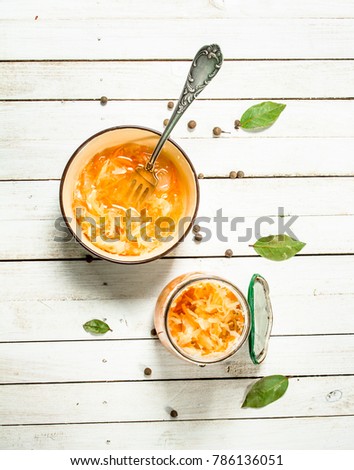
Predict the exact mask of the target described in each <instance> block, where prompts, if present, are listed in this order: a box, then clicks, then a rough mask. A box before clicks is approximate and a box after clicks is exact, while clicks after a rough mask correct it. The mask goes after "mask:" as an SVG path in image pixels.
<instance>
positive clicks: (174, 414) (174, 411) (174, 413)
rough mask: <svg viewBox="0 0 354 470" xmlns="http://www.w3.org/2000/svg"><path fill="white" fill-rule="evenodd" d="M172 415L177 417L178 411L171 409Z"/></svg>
mask: <svg viewBox="0 0 354 470" xmlns="http://www.w3.org/2000/svg"><path fill="white" fill-rule="evenodd" d="M170 416H171V418H177V416H178V413H177V411H176V410H171V413H170Z"/></svg>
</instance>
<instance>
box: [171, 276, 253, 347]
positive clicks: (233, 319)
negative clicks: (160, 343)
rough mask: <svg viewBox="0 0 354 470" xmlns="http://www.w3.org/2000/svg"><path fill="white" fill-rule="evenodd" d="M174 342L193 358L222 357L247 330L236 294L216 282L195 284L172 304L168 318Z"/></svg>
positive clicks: (180, 294)
mask: <svg viewBox="0 0 354 470" xmlns="http://www.w3.org/2000/svg"><path fill="white" fill-rule="evenodd" d="M167 322H168V329H169V333H170V335H171V337H172V339H173V340H174V341H175V343H176V345H177V346H179V348H181V349H182V350H183V351H185V352H186V353H187V354H188V355H190V356H207V355H210V354H215V353H223V352H225V351H227V350H229V349H230V348H231V346H232V345H233V343H234V342H235V341H236V340H237V339H238V338H239V337H240V335H241V333H242V331H243V328H244V323H245V319H244V314H243V311H242V308H241V305H240V302H239V300H238V298H237V296H236V294H235V293H234V292H233V291H232V290H230V289H229V288H227V287H226V285H225V284H222V283H219V282H217V281H209V280H208V281H196V282H195V283H193V284H191V285H189V286H188V287H187V288H186V289H184V290H183V291H182V292H181V293H179V294H178V295H177V297H176V298H175V299H174V300H173V301H172V304H171V306H170V309H169V311H168V314H167Z"/></svg>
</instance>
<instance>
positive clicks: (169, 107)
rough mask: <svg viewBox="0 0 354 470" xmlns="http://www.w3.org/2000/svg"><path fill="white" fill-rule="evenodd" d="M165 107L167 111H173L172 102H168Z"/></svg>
mask: <svg viewBox="0 0 354 470" xmlns="http://www.w3.org/2000/svg"><path fill="white" fill-rule="evenodd" d="M167 107H168V109H173V107H174V104H173V101H169V102H168V103H167Z"/></svg>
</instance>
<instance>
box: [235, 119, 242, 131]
mask: <svg viewBox="0 0 354 470" xmlns="http://www.w3.org/2000/svg"><path fill="white" fill-rule="evenodd" d="M240 127H241V121H240V120H239V119H236V121H235V129H239V128H240Z"/></svg>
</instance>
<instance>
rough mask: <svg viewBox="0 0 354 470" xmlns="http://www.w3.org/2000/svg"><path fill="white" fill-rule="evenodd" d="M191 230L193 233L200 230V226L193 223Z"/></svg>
mask: <svg viewBox="0 0 354 470" xmlns="http://www.w3.org/2000/svg"><path fill="white" fill-rule="evenodd" d="M193 232H194V233H198V232H200V226H199V225H194V226H193Z"/></svg>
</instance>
